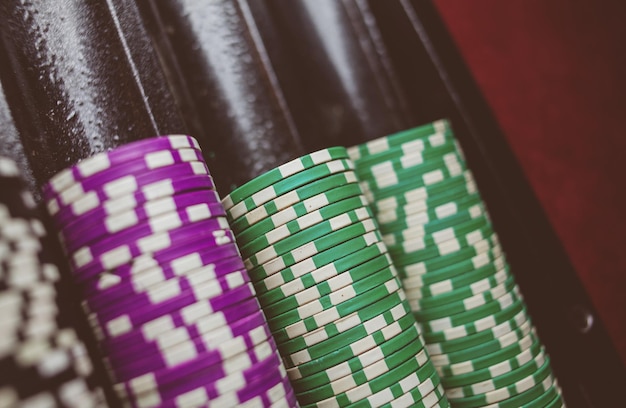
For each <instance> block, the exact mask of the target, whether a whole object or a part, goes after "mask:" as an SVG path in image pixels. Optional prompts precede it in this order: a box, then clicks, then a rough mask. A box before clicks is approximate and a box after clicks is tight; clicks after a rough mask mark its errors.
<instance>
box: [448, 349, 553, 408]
mask: <svg viewBox="0 0 626 408" xmlns="http://www.w3.org/2000/svg"><path fill="white" fill-rule="evenodd" d="M550 374H551V370H550V359H549V358H546V359H545V360H544V362H543V365H541V366H540V367H539V369H535V370H534V371H533V372H531V374H529V375H525V376H524V377H522V378H515V379H516V381H515V382H514V383H513V384H508V385H504V386H502V387H501V388H498V389H495V390H492V391H489V392H486V393H481V394H478V395H472V396H468V397H462V398H452V397H450V396H449V395H448V399H449V400H450V402H451V403H452V404H454V405H455V406H458V407H459V408H478V407H481V406H484V405H487V404H494V403H499V402H503V401H506V400H509V399H511V398H512V397H516V396H518V395H521V394H522V393H523V392H524V391H526V390H529V389H531V388H532V387H534V386H536V385H538V384H541V383H542V382H543V381H544V380H545V379H546V378H548V377H549V376H550ZM533 399H534V398H533ZM531 401H532V399H531Z"/></svg>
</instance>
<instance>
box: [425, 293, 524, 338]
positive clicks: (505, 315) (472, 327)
mask: <svg viewBox="0 0 626 408" xmlns="http://www.w3.org/2000/svg"><path fill="white" fill-rule="evenodd" d="M523 308H524V302H523V301H522V300H518V301H517V302H515V303H513V305H511V306H510V307H508V308H506V309H504V310H503V311H501V312H498V313H496V314H494V315H493V316H491V317H490V318H489V319H488V321H478V322H471V323H467V324H465V325H462V326H456V327H453V328H451V329H446V330H442V331H439V332H427V333H423V335H424V339H425V340H426V341H427V342H428V343H440V342H443V341H450V340H454V339H457V338H460V337H465V336H469V335H472V334H475V333H480V332H482V331H485V330H489V329H491V328H493V327H495V326H497V325H498V324H500V323H503V322H505V321H507V320H510V319H511V318H512V317H513V316H515V315H516V314H517V313H518V312H520V311H521V310H522V309H523Z"/></svg>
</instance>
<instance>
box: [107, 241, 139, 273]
mask: <svg viewBox="0 0 626 408" xmlns="http://www.w3.org/2000/svg"><path fill="white" fill-rule="evenodd" d="M132 258H133V256H132V254H131V252H130V248H129V247H128V246H126V245H123V246H121V247H117V248H115V249H112V250H111V251H109V252H106V253H104V254H103V255H102V256H101V257H100V260H101V261H102V266H104V267H105V268H106V269H112V268H115V267H116V266H120V265H124V264H126V263H128V262H130V261H131V259H132Z"/></svg>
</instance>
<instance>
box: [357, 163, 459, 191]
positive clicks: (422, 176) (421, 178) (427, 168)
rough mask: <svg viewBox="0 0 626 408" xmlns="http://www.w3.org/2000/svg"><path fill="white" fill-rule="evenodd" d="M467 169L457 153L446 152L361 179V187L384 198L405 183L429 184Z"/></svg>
mask: <svg viewBox="0 0 626 408" xmlns="http://www.w3.org/2000/svg"><path fill="white" fill-rule="evenodd" d="M465 170H467V168H466V167H465V165H464V164H463V163H462V159H461V157H460V156H459V155H458V154H457V153H448V154H446V155H444V156H443V157H441V158H440V159H436V160H433V161H431V162H429V163H427V164H423V165H421V166H419V169H417V168H407V169H403V170H400V171H397V172H393V173H390V174H389V175H387V176H386V177H378V178H376V179H375V180H361V187H362V188H363V189H364V190H366V191H367V192H369V193H371V194H373V195H375V196H376V197H380V198H386V197H389V196H390V195H393V194H392V193H393V192H394V191H395V190H396V189H397V188H398V187H399V186H402V185H403V184H405V183H410V185H411V186H412V187H413V188H415V187H419V186H425V187H426V186H430V185H433V184H437V183H440V182H442V181H444V180H447V179H450V178H452V177H456V176H460V175H462V174H463V172H464V171H465Z"/></svg>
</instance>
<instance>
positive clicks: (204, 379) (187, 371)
mask: <svg viewBox="0 0 626 408" xmlns="http://www.w3.org/2000/svg"><path fill="white" fill-rule="evenodd" d="M247 337H248V339H247V340H246V344H247V345H248V347H249V348H248V350H246V351H245V352H243V353H239V354H237V355H235V356H233V357H231V358H229V359H228V360H226V361H219V362H218V363H216V362H215V360H216V354H218V353H213V354H206V355H203V356H202V357H200V358H198V359H195V360H193V361H189V362H186V363H182V364H180V365H178V366H176V367H171V368H166V369H163V370H159V371H155V372H151V373H148V374H144V375H142V376H140V377H135V378H133V379H128V380H125V381H120V382H118V383H117V384H115V385H114V388H115V390H116V391H117V392H118V395H120V394H121V395H129V396H134V397H135V398H132V397H131V398H132V399H135V400H136V399H137V398H136V397H144V398H145V397H146V396H147V395H146V394H153V395H157V396H158V397H159V399H161V400H164V401H167V400H171V399H174V398H176V397H177V396H179V395H181V394H183V393H185V392H188V391H191V390H194V389H196V388H200V387H204V388H205V389H206V391H207V392H208V393H209V395H210V396H211V397H212V398H215V397H216V396H217V395H219V391H218V387H219V386H220V385H222V384H223V388H232V387H236V386H237V385H238V384H239V382H237V383H234V382H233V381H228V380H232V379H234V378H235V377H236V378H243V379H244V380H246V381H247V380H248V379H250V380H254V379H255V378H258V377H260V376H262V374H263V373H267V372H268V370H271V369H272V368H273V367H275V366H276V365H279V364H280V357H279V356H278V352H277V351H276V347H275V344H274V342H273V341H272V339H271V337H270V334H269V329H266V331H265V338H266V340H265V339H263V336H260V335H258V334H257V337H258V339H263V340H260V341H259V340H258V339H256V338H252V337H251V336H247ZM258 355H262V356H263V357H262V359H261V360H260V361H259V359H258ZM218 380H222V381H218Z"/></svg>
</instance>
